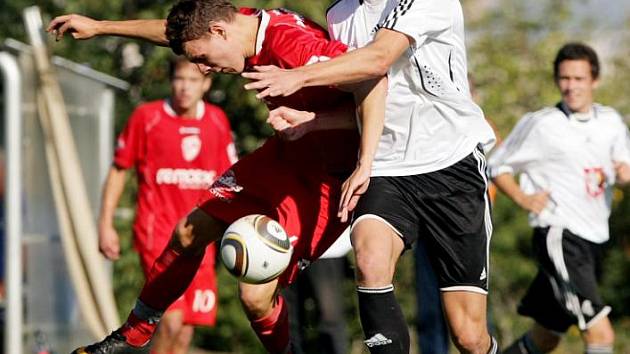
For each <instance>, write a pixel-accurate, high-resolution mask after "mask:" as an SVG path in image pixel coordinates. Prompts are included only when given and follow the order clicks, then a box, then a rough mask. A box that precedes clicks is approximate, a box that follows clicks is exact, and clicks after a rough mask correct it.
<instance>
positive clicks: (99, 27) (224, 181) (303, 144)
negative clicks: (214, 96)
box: [49, 0, 386, 353]
mask: <svg viewBox="0 0 630 354" xmlns="http://www.w3.org/2000/svg"><path fill="white" fill-rule="evenodd" d="M165 25H166V31H165ZM49 29H50V30H56V31H57V35H58V36H61V35H63V33H64V32H66V31H70V32H71V33H72V34H73V36H74V37H75V38H79V39H83V38H90V37H91V36H94V35H121V36H128V37H135V38H143V39H148V40H151V41H153V42H155V43H157V44H162V45H166V44H169V45H170V46H171V48H173V49H174V51H175V52H176V53H177V52H182V53H184V54H185V55H186V56H187V57H188V58H189V59H190V60H191V61H193V62H195V63H197V64H198V66H199V67H200V69H201V70H202V71H203V72H228V73H240V72H242V71H243V70H245V69H246V68H247V67H250V66H252V65H261V64H265V65H266V64H273V65H276V66H279V67H284V68H292V67H298V66H301V65H306V64H309V63H314V62H318V61H322V60H326V59H327V58H330V57H332V56H337V55H340V54H342V53H344V52H345V51H346V46H345V45H343V44H342V43H340V42H334V41H330V40H329V39H328V36H327V33H326V31H325V30H324V29H322V28H321V27H319V26H317V25H316V24H314V23H312V22H310V21H308V20H305V19H303V18H302V17H300V16H299V15H297V14H295V13H292V12H287V11H286V10H271V11H265V10H253V9H241V10H240V11H238V10H237V9H236V8H235V7H234V6H233V5H232V4H231V3H230V2H229V1H225V0H203V1H195V0H183V1H180V2H178V3H177V4H176V5H175V6H174V7H173V8H172V9H171V12H170V14H169V17H168V21H167V23H166V24H165V22H164V21H163V20H133V21H122V22H107V21H106V22H98V21H94V20H91V19H87V18H85V17H81V16H77V15H66V16H60V17H58V18H56V19H54V20H53V21H52V22H51V24H50V26H49ZM358 91H365V92H364V93H363V94H358V95H357V97H355V100H356V101H357V103H358V104H359V106H360V110H361V113H362V118H361V120H362V135H361V142H360V144H359V143H358V134H357V132H356V127H355V114H354V113H355V106H354V103H353V102H352V96H350V95H347V94H343V93H341V92H340V91H338V90H336V89H332V88H312V89H306V90H304V91H300V92H297V93H295V94H294V95H292V96H290V97H285V98H277V99H271V100H269V101H268V102H267V104H268V106H269V107H270V108H276V109H278V110H282V111H284V112H286V111H290V112H291V114H305V113H300V112H297V111H295V110H293V109H299V110H303V111H310V112H315V115H317V116H318V119H316V120H315V119H313V120H311V122H312V123H311V124H307V126H306V129H303V127H300V128H299V129H288V133H285V135H286V136H287V137H288V138H289V139H288V140H287V139H281V138H280V137H278V136H275V137H272V138H270V139H269V140H268V141H267V142H266V143H265V145H263V146H262V147H261V148H259V149H258V150H256V151H255V152H254V153H252V154H250V155H248V156H246V157H245V158H243V159H242V160H240V161H239V162H238V163H237V164H235V165H234V167H233V168H231V169H230V170H228V171H227V172H226V173H225V174H223V175H222V176H221V178H219V179H218V180H217V181H216V182H215V183H214V184H213V186H212V187H211V188H210V189H209V190H208V193H207V196H206V200H205V201H204V202H203V203H201V204H200V205H199V208H197V209H194V210H193V211H192V212H190V213H189V214H188V216H187V217H185V218H184V219H182V220H181V221H180V222H179V224H178V225H177V227H176V228H175V230H174V232H173V236H172V238H171V241H170V243H169V245H168V247H167V248H166V249H165V250H164V252H163V253H162V254H161V255H160V257H159V258H158V259H157V260H156V262H155V264H154V265H153V268H152V269H151V272H150V274H149V276H148V278H147V282H146V284H145V286H144V288H143V290H142V293H141V294H140V297H139V299H138V302H137V303H136V306H135V308H134V309H133V311H132V312H131V314H130V315H129V318H128V320H127V321H126V323H125V324H124V325H123V327H122V328H120V329H119V330H117V331H115V332H114V333H113V334H112V335H110V336H108V337H107V338H106V339H105V340H103V341H101V342H99V343H96V344H94V345H91V346H88V347H85V348H80V349H78V350H77V351H76V353H122V352H125V353H127V352H139V353H140V352H145V350H146V349H145V348H146V347H147V345H146V344H147V342H148V341H149V339H150V338H151V336H152V335H153V332H154V330H155V327H156V323H157V322H158V321H159V319H160V317H161V315H162V312H163V311H164V309H165V308H167V307H168V306H169V305H170V303H172V302H173V301H174V300H175V299H177V298H178V297H179V296H180V294H181V293H182V291H183V289H185V288H186V287H187V286H188V284H189V283H190V279H191V278H192V275H194V273H195V271H196V270H197V268H198V265H199V262H200V261H201V259H202V258H203V251H204V249H205V246H206V245H208V244H209V243H211V242H213V241H216V240H217V239H219V238H220V237H221V235H222V233H223V230H224V229H225V225H226V223H230V222H232V221H234V220H235V219H237V218H239V217H241V216H244V215H247V214H252V213H263V214H267V215H269V216H271V217H273V218H275V219H277V220H278V221H279V222H280V223H281V224H282V225H283V226H284V228H285V229H286V230H287V232H288V233H289V234H290V235H293V236H295V237H294V238H293V239H294V240H295V241H294V242H295V243H294V247H295V252H294V254H293V259H292V262H291V264H290V265H289V267H288V268H287V270H286V271H285V272H284V273H283V274H282V275H281V276H280V278H278V279H275V280H273V281H271V282H269V283H266V284H260V285H251V284H241V286H240V298H241V302H242V304H243V307H244V309H245V311H246V313H247V316H248V318H249V319H250V321H251V324H252V328H253V329H254V331H255V332H256V334H257V335H258V337H259V338H260V340H261V342H262V343H263V345H264V346H265V348H266V349H267V350H268V351H269V352H270V353H289V352H290V348H289V335H288V316H287V309H286V306H285V304H284V300H283V299H282V297H280V296H278V295H277V290H278V287H279V286H284V285H286V284H288V283H290V282H291V281H293V279H294V278H295V277H296V275H297V273H298V271H299V269H300V267H303V266H304V265H307V264H308V263H309V262H312V261H314V260H315V259H317V258H318V257H319V255H321V254H322V253H323V252H324V251H325V250H326V249H327V248H328V246H329V245H330V244H332V242H333V241H334V240H335V239H336V238H337V237H338V236H339V235H340V234H341V232H342V231H343V229H344V228H345V227H346V226H347V225H346V224H345V223H342V222H341V221H340V220H339V219H338V218H337V216H336V214H337V205H338V204H339V200H340V194H341V193H340V190H341V184H342V183H341V182H342V181H343V180H342V178H343V176H347V175H349V174H350V173H351V172H352V175H351V177H350V178H349V180H348V183H346V185H352V183H353V181H355V180H357V178H356V177H357V176H361V175H365V174H368V173H369V171H370V168H371V159H372V156H373V153H374V151H375V149H376V143H377V141H378V138H379V136H380V133H381V127H382V117H383V115H384V113H383V109H384V96H385V91H386V80H385V79H380V80H376V81H375V82H374V83H372V85H370V86H368V87H367V89H365V90H358ZM287 106H288V107H291V108H287ZM322 107H325V110H322ZM306 114H310V113H306ZM340 116H342V117H345V119H339V118H340ZM285 132H286V131H285ZM358 145H360V147H359V158H358V162H357V147H358ZM355 166H356V168H355V169H354V172H353V168H354V167H355Z"/></svg>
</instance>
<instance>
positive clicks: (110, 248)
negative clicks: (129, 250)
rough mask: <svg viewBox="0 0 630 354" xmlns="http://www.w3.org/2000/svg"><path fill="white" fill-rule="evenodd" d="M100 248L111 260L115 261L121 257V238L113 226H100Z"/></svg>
mask: <svg viewBox="0 0 630 354" xmlns="http://www.w3.org/2000/svg"><path fill="white" fill-rule="evenodd" d="M98 250H99V251H100V252H101V254H103V256H105V258H107V259H109V260H110V261H115V260H117V259H118V258H119V257H120V239H119V237H118V233H117V232H116V229H114V227H113V226H111V225H110V226H100V227H99V230H98Z"/></svg>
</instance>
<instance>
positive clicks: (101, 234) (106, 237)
mask: <svg viewBox="0 0 630 354" xmlns="http://www.w3.org/2000/svg"><path fill="white" fill-rule="evenodd" d="M125 177H126V171H125V170H123V169H120V168H118V167H116V166H112V167H111V168H110V169H109V173H108V174H107V179H106V180H105V184H104V185H103V195H102V198H101V212H100V214H99V217H98V249H99V251H100V252H101V253H102V254H103V256H105V258H107V259H109V260H112V261H113V260H117V259H118V257H120V241H119V238H118V233H117V232H116V229H115V228H114V212H115V211H116V206H117V205H118V201H119V200H120V196H121V195H122V192H123V189H124V188H125Z"/></svg>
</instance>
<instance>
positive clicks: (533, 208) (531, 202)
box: [517, 191, 549, 215]
mask: <svg viewBox="0 0 630 354" xmlns="http://www.w3.org/2000/svg"><path fill="white" fill-rule="evenodd" d="M517 203H518V204H519V205H520V206H521V208H523V209H525V210H527V211H530V212H532V213H534V214H536V215H538V214H540V213H541V212H542V211H543V210H544V209H545V208H546V207H547V203H549V191H542V192H538V193H534V194H526V195H525V196H524V197H523V198H522V199H521V200H519V201H518V202H517Z"/></svg>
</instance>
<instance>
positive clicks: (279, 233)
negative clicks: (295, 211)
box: [267, 221, 287, 241]
mask: <svg viewBox="0 0 630 354" xmlns="http://www.w3.org/2000/svg"><path fill="white" fill-rule="evenodd" d="M267 232H268V233H269V235H270V236H273V237H275V238H277V239H278V240H281V241H284V240H285V239H286V238H287V236H286V235H285V234H284V230H283V229H282V226H280V224H278V223H276V222H274V221H271V222H269V223H268V224H267Z"/></svg>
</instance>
